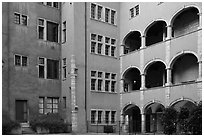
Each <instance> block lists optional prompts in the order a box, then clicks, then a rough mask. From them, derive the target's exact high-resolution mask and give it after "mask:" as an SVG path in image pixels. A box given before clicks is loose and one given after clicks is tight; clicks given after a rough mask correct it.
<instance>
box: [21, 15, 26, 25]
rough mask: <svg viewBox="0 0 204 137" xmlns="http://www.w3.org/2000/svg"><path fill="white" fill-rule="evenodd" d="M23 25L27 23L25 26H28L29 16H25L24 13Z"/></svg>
mask: <svg viewBox="0 0 204 137" xmlns="http://www.w3.org/2000/svg"><path fill="white" fill-rule="evenodd" d="M21 19H22V25H25V26H27V16H25V15H22V18H21Z"/></svg>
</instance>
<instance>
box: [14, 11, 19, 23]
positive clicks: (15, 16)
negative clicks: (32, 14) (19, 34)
mask: <svg viewBox="0 0 204 137" xmlns="http://www.w3.org/2000/svg"><path fill="white" fill-rule="evenodd" d="M14 23H16V24H20V14H18V13H14Z"/></svg>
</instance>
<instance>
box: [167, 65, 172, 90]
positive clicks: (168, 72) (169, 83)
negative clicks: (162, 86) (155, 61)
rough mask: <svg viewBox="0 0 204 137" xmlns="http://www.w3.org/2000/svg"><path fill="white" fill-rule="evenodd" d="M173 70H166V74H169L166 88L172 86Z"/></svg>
mask: <svg viewBox="0 0 204 137" xmlns="http://www.w3.org/2000/svg"><path fill="white" fill-rule="evenodd" d="M171 72H172V71H171V68H167V69H166V73H167V75H166V76H167V79H166V86H170V85H171V84H172V82H171V80H172V77H171V76H172V74H171Z"/></svg>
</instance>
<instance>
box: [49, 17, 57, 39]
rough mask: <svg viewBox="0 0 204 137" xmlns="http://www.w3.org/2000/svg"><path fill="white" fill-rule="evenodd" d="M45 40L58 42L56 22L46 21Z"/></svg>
mask: <svg viewBox="0 0 204 137" xmlns="http://www.w3.org/2000/svg"><path fill="white" fill-rule="evenodd" d="M47 40H48V41H51V42H58V24H56V23H53V22H49V21H47Z"/></svg>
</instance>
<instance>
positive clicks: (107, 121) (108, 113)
mask: <svg viewBox="0 0 204 137" xmlns="http://www.w3.org/2000/svg"><path fill="white" fill-rule="evenodd" d="M109 115H110V111H105V123H106V124H108V123H109Z"/></svg>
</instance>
